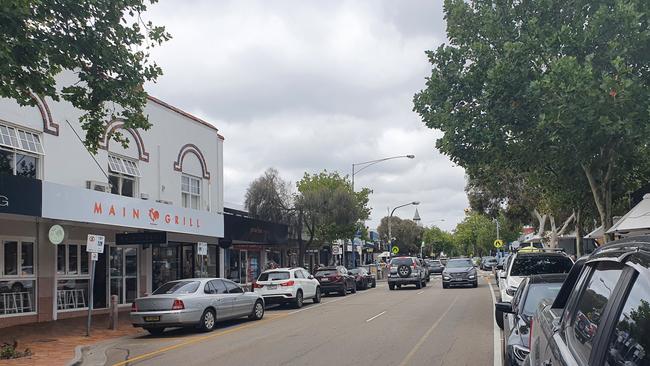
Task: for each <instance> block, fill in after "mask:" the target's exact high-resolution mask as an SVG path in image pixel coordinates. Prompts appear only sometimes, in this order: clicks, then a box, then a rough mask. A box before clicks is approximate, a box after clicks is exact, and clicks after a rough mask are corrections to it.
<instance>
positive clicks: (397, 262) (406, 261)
mask: <svg viewBox="0 0 650 366" xmlns="http://www.w3.org/2000/svg"><path fill="white" fill-rule="evenodd" d="M412 264H413V260H412V259H411V258H393V259H391V261H390V265H391V266H402V265H406V266H410V265H412Z"/></svg>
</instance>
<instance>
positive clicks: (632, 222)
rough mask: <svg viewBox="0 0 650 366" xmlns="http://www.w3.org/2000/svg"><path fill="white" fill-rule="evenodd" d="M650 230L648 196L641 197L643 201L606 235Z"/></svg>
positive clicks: (649, 203)
mask: <svg viewBox="0 0 650 366" xmlns="http://www.w3.org/2000/svg"><path fill="white" fill-rule="evenodd" d="M649 230H650V194H646V195H645V196H643V200H642V201H641V202H639V203H638V204H637V205H636V206H634V207H633V208H632V209H631V210H630V211H629V212H628V213H627V214H625V216H623V217H621V219H620V220H618V221H617V222H616V223H615V224H614V225H612V227H611V228H609V230H607V233H608V234H611V233H616V234H627V233H629V232H631V231H635V232H640V231H649Z"/></svg>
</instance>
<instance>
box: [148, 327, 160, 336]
mask: <svg viewBox="0 0 650 366" xmlns="http://www.w3.org/2000/svg"><path fill="white" fill-rule="evenodd" d="M144 330H146V331H147V332H149V334H151V335H153V336H159V335H162V334H163V332H164V331H165V328H144Z"/></svg>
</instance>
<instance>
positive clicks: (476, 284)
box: [472, 280, 478, 288]
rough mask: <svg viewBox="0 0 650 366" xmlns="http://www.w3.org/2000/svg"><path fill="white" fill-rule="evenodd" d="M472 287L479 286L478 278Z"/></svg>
mask: <svg viewBox="0 0 650 366" xmlns="http://www.w3.org/2000/svg"><path fill="white" fill-rule="evenodd" d="M472 287H474V288H477V287H478V280H476V281H474V283H473V284H472Z"/></svg>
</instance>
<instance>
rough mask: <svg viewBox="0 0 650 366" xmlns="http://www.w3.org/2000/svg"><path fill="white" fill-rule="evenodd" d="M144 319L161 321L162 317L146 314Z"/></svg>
mask: <svg viewBox="0 0 650 366" xmlns="http://www.w3.org/2000/svg"><path fill="white" fill-rule="evenodd" d="M144 321H146V322H159V321H160V317H159V316H145V317H144Z"/></svg>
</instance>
